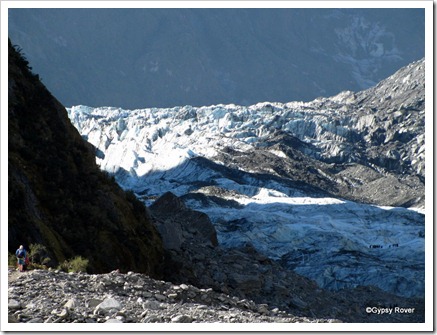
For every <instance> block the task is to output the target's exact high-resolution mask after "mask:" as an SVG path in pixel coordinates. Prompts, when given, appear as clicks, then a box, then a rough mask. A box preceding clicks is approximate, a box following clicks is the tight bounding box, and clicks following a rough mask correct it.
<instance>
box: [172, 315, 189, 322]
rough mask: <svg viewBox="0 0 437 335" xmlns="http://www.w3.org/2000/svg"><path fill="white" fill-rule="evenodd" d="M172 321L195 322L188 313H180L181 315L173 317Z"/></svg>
mask: <svg viewBox="0 0 437 335" xmlns="http://www.w3.org/2000/svg"><path fill="white" fill-rule="evenodd" d="M171 322H175V323H191V322H193V318H192V317H190V316H188V315H183V314H179V315H176V316H174V317H173V318H172V319H171Z"/></svg>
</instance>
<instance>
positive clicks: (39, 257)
mask: <svg viewBox="0 0 437 335" xmlns="http://www.w3.org/2000/svg"><path fill="white" fill-rule="evenodd" d="M29 249H30V251H29V260H30V262H31V263H38V264H40V265H43V264H47V262H44V261H45V260H46V259H47V258H48V257H47V256H46V255H47V248H46V247H45V246H44V245H42V244H39V243H34V244H31V245H30V246H29ZM48 260H49V261H50V258H48Z"/></svg>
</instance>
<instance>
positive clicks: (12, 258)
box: [8, 252, 17, 267]
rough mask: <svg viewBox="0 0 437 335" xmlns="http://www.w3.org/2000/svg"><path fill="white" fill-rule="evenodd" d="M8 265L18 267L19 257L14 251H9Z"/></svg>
mask: <svg viewBox="0 0 437 335" xmlns="http://www.w3.org/2000/svg"><path fill="white" fill-rule="evenodd" d="M8 266H11V267H16V266H17V257H15V255H14V254H13V253H10V252H8Z"/></svg>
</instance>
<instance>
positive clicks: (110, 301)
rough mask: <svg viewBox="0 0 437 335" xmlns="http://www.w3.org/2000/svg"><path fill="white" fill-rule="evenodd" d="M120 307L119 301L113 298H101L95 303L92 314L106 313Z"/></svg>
mask: <svg viewBox="0 0 437 335" xmlns="http://www.w3.org/2000/svg"><path fill="white" fill-rule="evenodd" d="M121 308H122V305H121V303H120V302H119V301H118V300H116V299H114V298H106V299H105V300H103V301H102V302H101V303H100V304H98V305H97V307H96V308H95V310H94V314H100V313H103V314H107V313H110V312H111V311H114V310H115V311H118V310H120V309H121Z"/></svg>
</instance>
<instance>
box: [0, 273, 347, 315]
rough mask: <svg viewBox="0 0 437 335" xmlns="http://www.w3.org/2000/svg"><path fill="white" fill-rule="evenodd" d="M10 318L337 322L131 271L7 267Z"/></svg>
mask: <svg viewBox="0 0 437 335" xmlns="http://www.w3.org/2000/svg"><path fill="white" fill-rule="evenodd" d="M8 280H9V305H8V308H9V322H30V323H42V322H44V323H66V322H72V323H78V322H86V323H103V322H105V323H111V322H114V323H132V322H136V323H139V322H141V323H153V322H173V323H192V322H238V323H246V322H287V323H289V322H338V320H333V319H317V318H306V317H297V316H294V315H292V314H289V313H286V312H284V311H280V310H279V309H278V308H271V307H270V306H268V305H265V304H256V303H254V302H253V301H250V300H247V299H239V298H237V297H232V296H229V295H226V294H223V293H218V292H215V291H213V290H212V289H199V288H197V287H194V286H192V285H186V284H181V285H174V284H172V283H170V282H165V281H159V280H153V279H151V278H149V277H148V276H146V275H142V274H138V273H133V272H129V273H127V274H121V273H118V272H117V271H113V272H111V273H108V274H99V275H90V274H85V273H65V272H60V271H48V270H47V271H46V270H33V271H29V272H25V273H18V272H16V271H15V270H9V274H8Z"/></svg>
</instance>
